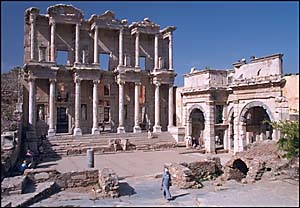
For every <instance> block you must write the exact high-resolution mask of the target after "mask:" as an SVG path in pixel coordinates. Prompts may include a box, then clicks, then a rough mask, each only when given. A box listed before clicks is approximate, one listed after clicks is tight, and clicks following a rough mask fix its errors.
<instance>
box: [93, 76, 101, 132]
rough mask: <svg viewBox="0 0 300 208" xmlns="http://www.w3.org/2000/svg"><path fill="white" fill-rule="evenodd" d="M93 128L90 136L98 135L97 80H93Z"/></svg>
mask: <svg viewBox="0 0 300 208" xmlns="http://www.w3.org/2000/svg"><path fill="white" fill-rule="evenodd" d="M93 84H94V86H93V128H92V134H100V131H99V128H98V84H99V80H93Z"/></svg>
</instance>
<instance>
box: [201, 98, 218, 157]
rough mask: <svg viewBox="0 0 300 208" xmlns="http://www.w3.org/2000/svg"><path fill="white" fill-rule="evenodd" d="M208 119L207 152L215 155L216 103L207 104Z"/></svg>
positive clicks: (206, 127)
mask: <svg viewBox="0 0 300 208" xmlns="http://www.w3.org/2000/svg"><path fill="white" fill-rule="evenodd" d="M206 109H207V113H208V114H207V117H206V121H205V129H204V135H205V136H204V138H205V141H204V142H205V150H206V152H208V153H215V149H216V147H215V146H216V144H215V128H214V123H215V116H214V102H213V101H208V102H206Z"/></svg>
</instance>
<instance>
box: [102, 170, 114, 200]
mask: <svg viewBox="0 0 300 208" xmlns="http://www.w3.org/2000/svg"><path fill="white" fill-rule="evenodd" d="M99 185H100V188H101V189H102V191H103V192H104V193H105V195H107V196H109V197H113V198H114V197H118V196H119V180H118V176H117V175H116V173H115V172H114V171H113V170H112V169H110V168H104V169H103V170H99Z"/></svg>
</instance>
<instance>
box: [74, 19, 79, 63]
mask: <svg viewBox="0 0 300 208" xmlns="http://www.w3.org/2000/svg"><path fill="white" fill-rule="evenodd" d="M79 26H80V25H79V24H76V35H75V63H79V41H80V28H79Z"/></svg>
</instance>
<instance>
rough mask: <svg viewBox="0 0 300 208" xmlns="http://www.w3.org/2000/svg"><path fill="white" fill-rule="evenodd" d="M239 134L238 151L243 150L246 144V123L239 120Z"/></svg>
mask: <svg viewBox="0 0 300 208" xmlns="http://www.w3.org/2000/svg"><path fill="white" fill-rule="evenodd" d="M239 129H240V135H239V151H240V152H241V151H244V149H245V146H246V123H245V122H241V121H240V125H239Z"/></svg>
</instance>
